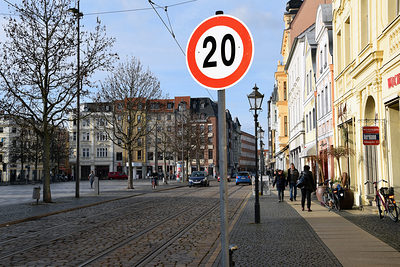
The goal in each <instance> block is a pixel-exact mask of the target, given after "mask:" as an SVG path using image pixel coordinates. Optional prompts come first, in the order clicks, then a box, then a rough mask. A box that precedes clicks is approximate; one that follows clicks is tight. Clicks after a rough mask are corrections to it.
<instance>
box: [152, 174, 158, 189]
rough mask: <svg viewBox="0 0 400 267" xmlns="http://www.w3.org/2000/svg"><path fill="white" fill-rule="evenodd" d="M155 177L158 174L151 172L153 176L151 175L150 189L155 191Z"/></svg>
mask: <svg viewBox="0 0 400 267" xmlns="http://www.w3.org/2000/svg"><path fill="white" fill-rule="evenodd" d="M157 176H158V173H156V172H153V174H152V176H151V186H152V189H156V188H157Z"/></svg>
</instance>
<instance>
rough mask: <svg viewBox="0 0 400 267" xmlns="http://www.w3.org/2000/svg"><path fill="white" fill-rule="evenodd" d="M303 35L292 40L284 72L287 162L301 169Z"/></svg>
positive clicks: (303, 79)
mask: <svg viewBox="0 0 400 267" xmlns="http://www.w3.org/2000/svg"><path fill="white" fill-rule="evenodd" d="M304 45H305V34H304V33H302V34H300V35H299V36H297V37H296V38H295V39H294V42H293V44H292V47H291V50H290V53H289V57H288V60H287V62H286V65H285V70H286V72H287V74H288V110H289V151H290V154H289V157H290V158H289V161H290V162H291V163H294V165H295V167H296V168H297V169H299V170H300V169H302V166H303V165H304V162H302V161H301V158H300V156H301V152H302V150H303V148H304V116H303V114H304V107H303V103H304V93H303V92H304V81H305V77H304V76H305V56H304V52H305V47H304Z"/></svg>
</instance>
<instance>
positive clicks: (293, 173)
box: [287, 163, 299, 201]
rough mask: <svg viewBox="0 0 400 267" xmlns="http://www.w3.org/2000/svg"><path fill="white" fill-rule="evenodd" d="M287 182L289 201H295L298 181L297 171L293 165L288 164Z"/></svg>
mask: <svg viewBox="0 0 400 267" xmlns="http://www.w3.org/2000/svg"><path fill="white" fill-rule="evenodd" d="M287 174H288V178H287V179H288V182H289V192H290V201H293V199H294V201H296V196H297V187H296V183H297V180H298V179H299V171H298V170H297V169H296V168H295V167H294V164H293V163H290V168H289V169H288V172H287Z"/></svg>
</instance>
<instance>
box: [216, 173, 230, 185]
mask: <svg viewBox="0 0 400 267" xmlns="http://www.w3.org/2000/svg"><path fill="white" fill-rule="evenodd" d="M227 178H228V179H227V180H228V183H230V182H231V176H230V175H228V177H227ZM219 181H220V176H219V175H218V182H219Z"/></svg>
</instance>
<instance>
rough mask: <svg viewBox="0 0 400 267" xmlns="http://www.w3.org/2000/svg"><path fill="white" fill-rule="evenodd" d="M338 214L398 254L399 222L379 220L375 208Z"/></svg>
mask: <svg viewBox="0 0 400 267" xmlns="http://www.w3.org/2000/svg"><path fill="white" fill-rule="evenodd" d="M338 214H340V215H341V216H343V217H344V218H346V219H347V220H349V221H350V222H352V223H354V224H355V225H357V226H358V227H360V228H361V229H363V230H365V231H367V232H368V233H370V234H371V235H373V236H375V237H376V238H378V239H380V240H382V241H383V242H385V243H386V244H388V245H389V246H391V247H392V248H394V249H396V250H397V251H399V252H400V222H393V221H392V220H391V219H390V218H389V217H385V218H383V219H379V215H378V209H377V208H376V207H365V208H364V211H359V210H349V211H347V210H344V211H341V212H339V213H338Z"/></svg>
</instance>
